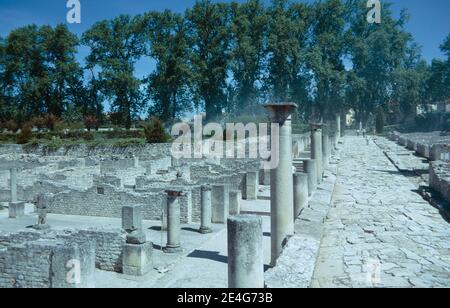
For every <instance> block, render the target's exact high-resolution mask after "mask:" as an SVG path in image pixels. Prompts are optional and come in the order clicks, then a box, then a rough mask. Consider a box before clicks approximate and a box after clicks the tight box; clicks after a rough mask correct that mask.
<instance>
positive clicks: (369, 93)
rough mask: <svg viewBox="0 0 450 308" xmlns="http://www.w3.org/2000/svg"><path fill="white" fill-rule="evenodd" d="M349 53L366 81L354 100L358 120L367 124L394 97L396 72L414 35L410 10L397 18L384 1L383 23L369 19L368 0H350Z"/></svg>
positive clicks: (355, 69) (361, 77)
mask: <svg viewBox="0 0 450 308" xmlns="http://www.w3.org/2000/svg"><path fill="white" fill-rule="evenodd" d="M347 5H348V8H349V12H350V13H349V31H348V33H347V35H348V36H347V39H348V42H349V54H350V59H351V62H352V65H353V68H352V73H353V74H354V75H355V76H357V77H358V79H363V80H364V85H365V88H364V91H363V93H360V95H358V96H356V97H357V98H358V99H359V101H353V102H351V103H352V104H353V107H354V109H355V111H356V119H357V121H362V122H363V123H366V122H367V120H368V118H369V115H370V114H371V113H373V112H374V111H375V110H376V109H377V108H379V107H380V106H385V105H386V103H387V102H388V101H389V100H390V99H391V96H392V82H393V77H394V74H393V73H394V72H395V70H396V69H398V68H399V67H400V65H401V63H402V61H403V60H404V58H405V55H406V51H407V46H408V43H409V42H410V41H411V35H410V34H409V33H407V32H406V31H405V29H404V25H405V23H406V21H407V20H408V14H407V12H406V11H402V13H401V15H400V18H399V19H395V18H394V17H393V16H392V12H391V11H390V4H388V3H383V5H382V16H383V20H382V22H381V23H380V24H376V23H373V24H370V23H368V22H367V20H366V15H367V8H366V1H363V0H349V1H348V2H347Z"/></svg>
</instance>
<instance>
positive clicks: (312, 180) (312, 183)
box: [303, 159, 318, 196]
mask: <svg viewBox="0 0 450 308" xmlns="http://www.w3.org/2000/svg"><path fill="white" fill-rule="evenodd" d="M303 171H304V172H305V173H306V174H307V175H308V195H309V196H311V195H312V193H313V192H314V191H315V190H316V189H317V183H318V181H317V162H316V160H315V159H308V160H305V161H304V162H303Z"/></svg>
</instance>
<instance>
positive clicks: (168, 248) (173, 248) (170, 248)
mask: <svg viewBox="0 0 450 308" xmlns="http://www.w3.org/2000/svg"><path fill="white" fill-rule="evenodd" d="M163 252H165V253H180V252H183V248H181V246H169V245H168V246H166V247H164V248H163Z"/></svg>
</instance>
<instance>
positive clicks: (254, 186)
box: [244, 171, 258, 200]
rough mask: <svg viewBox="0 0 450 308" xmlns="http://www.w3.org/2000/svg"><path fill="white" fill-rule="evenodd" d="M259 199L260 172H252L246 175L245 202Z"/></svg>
mask: <svg viewBox="0 0 450 308" xmlns="http://www.w3.org/2000/svg"><path fill="white" fill-rule="evenodd" d="M257 198H258V172H256V171H250V172H247V174H246V175H245V190H244V199H245V200H256V199H257Z"/></svg>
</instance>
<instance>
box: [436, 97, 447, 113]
mask: <svg viewBox="0 0 450 308" xmlns="http://www.w3.org/2000/svg"><path fill="white" fill-rule="evenodd" d="M437 111H438V112H442V113H450V98H449V99H447V100H445V101H442V102H439V103H437Z"/></svg>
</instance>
